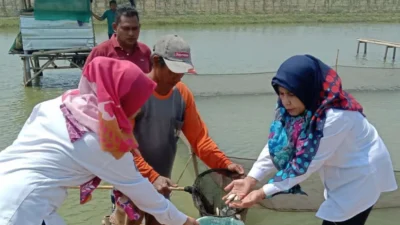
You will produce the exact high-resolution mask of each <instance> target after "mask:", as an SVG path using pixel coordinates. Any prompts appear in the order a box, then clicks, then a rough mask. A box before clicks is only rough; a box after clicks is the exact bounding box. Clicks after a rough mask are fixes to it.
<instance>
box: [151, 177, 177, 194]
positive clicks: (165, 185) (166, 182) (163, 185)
mask: <svg viewBox="0 0 400 225" xmlns="http://www.w3.org/2000/svg"><path fill="white" fill-rule="evenodd" d="M153 186H154V188H155V189H156V190H157V191H158V192H159V193H160V194H162V195H164V196H169V194H170V193H171V189H170V187H177V186H178V185H177V184H175V183H174V182H172V180H171V179H169V178H166V177H163V176H159V177H158V178H157V179H156V180H155V181H154V182H153Z"/></svg>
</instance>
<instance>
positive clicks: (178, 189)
mask: <svg viewBox="0 0 400 225" xmlns="http://www.w3.org/2000/svg"><path fill="white" fill-rule="evenodd" d="M68 188H69V189H80V187H79V186H72V187H68ZM113 188H114V186H112V185H100V186H98V187H97V188H96V189H99V190H112V189H113ZM185 188H186V189H187V187H170V188H169V189H171V191H186V189H185Z"/></svg>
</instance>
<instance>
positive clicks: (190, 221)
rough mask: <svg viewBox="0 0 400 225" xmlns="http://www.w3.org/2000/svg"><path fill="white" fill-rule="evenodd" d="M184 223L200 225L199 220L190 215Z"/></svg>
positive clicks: (185, 224) (186, 224)
mask: <svg viewBox="0 0 400 225" xmlns="http://www.w3.org/2000/svg"><path fill="white" fill-rule="evenodd" d="M183 225H199V222H197V221H196V220H195V219H194V218H192V217H188V218H187V220H186V222H185V223H184V224H183Z"/></svg>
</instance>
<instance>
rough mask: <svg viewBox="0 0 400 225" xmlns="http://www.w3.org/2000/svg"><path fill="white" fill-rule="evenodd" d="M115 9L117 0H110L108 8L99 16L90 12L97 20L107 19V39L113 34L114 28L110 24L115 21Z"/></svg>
mask: <svg viewBox="0 0 400 225" xmlns="http://www.w3.org/2000/svg"><path fill="white" fill-rule="evenodd" d="M116 11H117V1H115V0H112V1H110V9H108V10H106V11H105V12H104V13H103V15H102V16H101V17H100V16H98V15H96V14H94V13H93V12H92V15H93V17H94V18H96V19H97V20H99V21H103V20H105V19H107V25H108V38H109V39H110V38H111V36H112V35H113V34H114V29H113V26H112V25H113V23H114V21H115V12H116Z"/></svg>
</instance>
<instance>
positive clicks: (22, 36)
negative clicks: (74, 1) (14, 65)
mask: <svg viewBox="0 0 400 225" xmlns="http://www.w3.org/2000/svg"><path fill="white" fill-rule="evenodd" d="M20 1H21V2H22V6H23V9H22V10H21V12H20V15H19V22H20V26H19V34H18V35H17V37H16V38H15V41H14V43H13V44H12V46H11V48H10V49H9V52H8V53H9V54H12V55H19V57H20V58H21V60H22V64H23V68H22V69H23V84H24V86H32V83H33V82H32V81H34V80H35V79H36V78H38V77H40V76H43V71H44V70H49V69H52V70H54V69H74V68H79V69H82V67H83V66H84V64H85V61H86V58H87V57H88V56H89V54H90V52H91V50H92V48H93V47H95V46H96V37H95V32H94V26H93V20H92V18H90V19H89V22H85V23H83V22H81V21H79V20H78V19H77V20H75V19H68V18H66V19H59V20H43V19H39V20H37V19H36V17H35V15H34V13H33V12H34V9H33V8H32V6H33V5H34V4H32V0H20ZM83 1H86V3H87V4H90V3H89V1H90V0H82V1H81V2H83ZM66 4H68V3H67V1H64V0H58V1H54V4H52V5H49V6H48V7H47V6H46V7H43V8H44V9H43V8H42V11H43V10H44V11H48V12H52V10H54V13H57V12H58V11H59V9H60V8H62V7H63V6H65V5H66ZM52 7H53V8H52ZM56 62H57V63H58V64H59V65H57V64H56ZM65 62H67V64H65Z"/></svg>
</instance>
